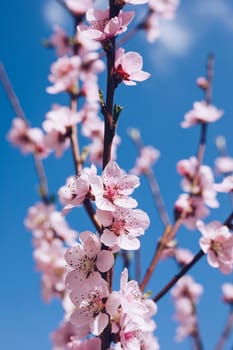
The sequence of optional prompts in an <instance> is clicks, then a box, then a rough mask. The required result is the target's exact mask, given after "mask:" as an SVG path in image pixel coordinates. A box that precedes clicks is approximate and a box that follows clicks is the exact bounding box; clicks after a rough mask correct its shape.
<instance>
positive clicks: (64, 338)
mask: <svg viewBox="0 0 233 350" xmlns="http://www.w3.org/2000/svg"><path fill="white" fill-rule="evenodd" d="M74 335H75V329H74V326H73V324H72V323H71V322H69V321H64V322H62V323H61V325H60V326H59V328H58V329H56V330H55V331H54V332H53V333H52V334H51V340H52V343H53V350H64V348H66V347H67V345H68V344H69V342H70V341H71V339H72V337H73V336H74Z"/></svg>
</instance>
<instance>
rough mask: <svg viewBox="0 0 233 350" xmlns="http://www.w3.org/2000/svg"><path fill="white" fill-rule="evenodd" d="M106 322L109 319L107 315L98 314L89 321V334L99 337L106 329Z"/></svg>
mask: <svg viewBox="0 0 233 350" xmlns="http://www.w3.org/2000/svg"><path fill="white" fill-rule="evenodd" d="M108 321H109V318H108V315H107V314H104V313H99V314H98V315H97V316H96V317H95V318H94V319H93V320H91V323H90V329H91V332H92V333H93V334H94V335H100V334H101V333H102V332H103V330H104V329H105V328H106V327H107V325H108Z"/></svg>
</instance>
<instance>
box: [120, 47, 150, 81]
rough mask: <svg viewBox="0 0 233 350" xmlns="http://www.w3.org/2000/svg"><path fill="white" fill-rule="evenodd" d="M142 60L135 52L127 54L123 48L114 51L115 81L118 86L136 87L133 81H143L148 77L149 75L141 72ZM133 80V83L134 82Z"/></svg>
mask: <svg viewBox="0 0 233 350" xmlns="http://www.w3.org/2000/svg"><path fill="white" fill-rule="evenodd" d="M142 66H143V59H142V56H141V55H139V53H137V52H133V51H130V52H127V53H125V50H124V49H123V48H121V47H120V48H119V49H118V50H117V51H116V59H115V70H114V73H115V80H116V83H117V84H119V83H121V82H123V83H124V84H125V85H136V83H135V81H144V80H146V79H148V78H149V77H150V73H147V72H144V71H143V70H142ZM134 80H135V81H134Z"/></svg>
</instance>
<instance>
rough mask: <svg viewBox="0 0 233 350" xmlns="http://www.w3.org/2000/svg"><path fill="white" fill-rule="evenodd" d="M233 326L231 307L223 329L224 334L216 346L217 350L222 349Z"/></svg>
mask: <svg viewBox="0 0 233 350" xmlns="http://www.w3.org/2000/svg"><path fill="white" fill-rule="evenodd" d="M232 328H233V310H232V309H231V310H230V312H229V315H228V318H227V321H226V324H225V327H224V329H223V332H222V335H221V337H220V339H219V341H218V343H217V345H216V347H215V350H222V349H223V347H224V344H225V343H226V341H227V339H228V337H229V335H230V333H231V331H232Z"/></svg>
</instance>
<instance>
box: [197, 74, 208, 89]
mask: <svg viewBox="0 0 233 350" xmlns="http://www.w3.org/2000/svg"><path fill="white" fill-rule="evenodd" d="M196 83H197V86H198V87H199V88H201V89H204V90H206V89H207V88H208V86H209V83H208V80H207V79H206V78H205V77H199V78H197V80H196Z"/></svg>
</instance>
